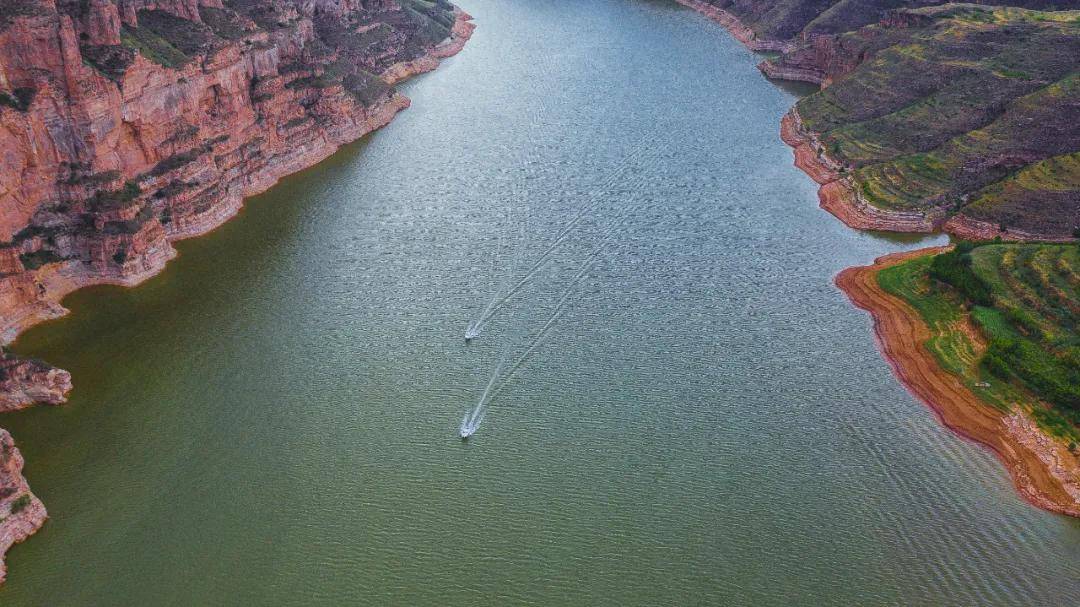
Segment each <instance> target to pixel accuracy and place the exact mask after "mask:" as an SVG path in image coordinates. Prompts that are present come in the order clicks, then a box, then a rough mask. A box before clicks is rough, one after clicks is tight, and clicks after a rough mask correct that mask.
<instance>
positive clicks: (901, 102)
mask: <svg viewBox="0 0 1080 607" xmlns="http://www.w3.org/2000/svg"><path fill="white" fill-rule="evenodd" d="M912 14H914V15H917V16H919V17H920V18H921V20H920V21H919V22H918V23H919V24H918V25H915V26H905V27H891V26H888V25H871V26H867V27H866V28H863V29H861V30H858V31H856V32H852V33H849V34H844V35H842V36H840V37H839V38H838V39H837V40H836V42H835V44H836V45H837V46H838V47H843V48H844V49H845V51H844V52H848V53H856V54H857V53H863V54H865V55H867V58H866V59H865V60H864V61H862V62H861V64H859V65H858V67H856V68H855V69H853V70H852V71H850V73H846V74H841V75H839V76H838V77H837V78H836V80H835V81H834V82H832V84H831V85H829V86H828V87H827V88H825V89H824V90H822V91H821V92H820V93H817V94H815V95H812V96H810V97H808V98H806V99H804V100H803V101H801V102H800V103H799V104H798V111H799V115H800V116H801V118H802V120H803V124H804V126H805V127H806V128H807V129H809V130H810V131H812V132H815V133H817V134H819V136H820V139H821V141H822V143H823V144H824V145H825V146H826V147H827V149H828V150H829V154H830V156H831V157H832V158H833V159H834V160H836V161H838V162H840V163H841V164H843V165H845V166H847V167H849V168H850V169H851V175H852V178H853V180H854V183H855V184H856V185H857V188H858V191H859V193H860V194H861V195H862V198H863V199H864V201H865V202H867V203H869V204H871V205H874V206H876V207H880V208H882V209H886V210H893V211H911V210H915V211H928V212H929V211H934V210H940V211H943V212H944V213H946V214H954V213H958V214H960V215H962V216H964V217H967V218H970V219H974V220H977V221H980V222H983V223H984V224H990V225H993V226H998V228H999V231H1000V232H1008V231H1009V230H1013V229H1016V230H1021V231H1024V232H1032V233H1038V234H1058V235H1061V236H1062V237H1067V236H1068V235H1069V234H1070V233H1071V231H1072V228H1073V227H1074V226H1075V225H1076V224H1077V222H1078V221H1080V160H1078V152H1080V27H1077V25H1076V23H1075V19H1076V18H1077V17H1078V16H1080V13H1076V12H1036V11H1026V10H1019V9H1009V8H982V7H974V6H970V5H966V6H956V5H948V6H945V7H940V8H935V9H926V10H920V11H917V12H913V13H912Z"/></svg>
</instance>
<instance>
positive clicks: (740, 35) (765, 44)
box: [676, 0, 795, 52]
mask: <svg viewBox="0 0 1080 607" xmlns="http://www.w3.org/2000/svg"><path fill="white" fill-rule="evenodd" d="M676 1H677V2H678V3H679V4H682V5H683V6H685V7H687V8H692V9H694V10H696V11H698V12H699V13H701V14H703V15H705V16H706V17H708V18H709V19H712V20H713V21H715V22H717V23H719V24H720V25H722V26H724V27H725V28H726V29H727V30H728V31H729V32H731V35H732V36H734V37H735V38H736V39H737V40H738V41H739V42H742V43H743V44H744V45H746V47H747V48H749V49H750V50H753V51H780V52H783V51H787V50H790V49H792V48H794V46H795V43H794V42H793V41H791V40H780V39H777V38H770V37H767V36H760V35H758V33H757V32H755V31H754V30H753V29H752V28H750V27H748V26H747V25H746V24H744V23H743V22H742V21H741V20H740V19H739V17H737V16H736V15H735V14H734V13H732V12H730V11H728V10H725V9H724V8H723V6H722V5H723V3H720V2H709V1H707V0H676Z"/></svg>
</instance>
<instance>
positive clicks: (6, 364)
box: [0, 357, 71, 413]
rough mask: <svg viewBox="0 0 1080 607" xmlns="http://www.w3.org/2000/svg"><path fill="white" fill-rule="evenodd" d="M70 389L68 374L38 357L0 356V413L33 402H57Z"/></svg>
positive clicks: (65, 395)
mask: <svg viewBox="0 0 1080 607" xmlns="http://www.w3.org/2000/svg"><path fill="white" fill-rule="evenodd" d="M70 390H71V374H70V373H68V372H67V371H64V370H63V369H57V368H55V367H51V366H49V365H48V364H46V363H44V362H41V361H38V360H26V359H19V358H14V357H10V358H5V359H3V360H0V413H2V412H5V411H14V410H16V409H22V408H24V407H28V406H30V405H32V404H34V403H48V404H50V405H58V404H60V403H62V402H64V401H65V400H66V399H67V393H68V392H69V391H70Z"/></svg>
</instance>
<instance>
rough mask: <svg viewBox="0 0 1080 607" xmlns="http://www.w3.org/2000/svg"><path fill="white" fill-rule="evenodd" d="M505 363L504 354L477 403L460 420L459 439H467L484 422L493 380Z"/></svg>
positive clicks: (493, 383) (493, 385) (497, 376)
mask: <svg viewBox="0 0 1080 607" xmlns="http://www.w3.org/2000/svg"><path fill="white" fill-rule="evenodd" d="M505 363H506V356H505V354H504V355H503V358H502V360H500V361H499V364H498V365H496V366H495V370H494V371H493V372H492V374H491V378H490V379H488V383H487V386H486V387H485V388H484V393H483V394H482V395H480V400H479V402H477V403H476V406H475V407H474V408H473V410H472V412H470V413H466V414H465V418H464V419H462V420H461V430H460V433H461V438H469V437H470V436H472V435H473V434H475V433H476V431H477V430H479V429H480V424H482V423H483V422H484V417H485V416H486V415H487V401H488V399H489V398H490V397H491V396H492V392H491V390H492V388H494V387H495V380H497V379H498V378H499V375H500V373H501V372H502V368H503V365H504V364H505Z"/></svg>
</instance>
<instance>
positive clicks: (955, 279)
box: [878, 244, 1080, 441]
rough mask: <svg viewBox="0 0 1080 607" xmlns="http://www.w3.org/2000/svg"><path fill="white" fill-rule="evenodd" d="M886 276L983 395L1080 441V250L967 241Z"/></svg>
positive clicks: (932, 346)
mask: <svg viewBox="0 0 1080 607" xmlns="http://www.w3.org/2000/svg"><path fill="white" fill-rule="evenodd" d="M878 282H879V284H880V285H881V286H882V288H883V289H885V290H886V291H887V292H889V293H892V294H893V295H896V296H898V297H900V298H902V299H904V300H905V301H907V302H908V303H909V304H911V305H912V307H914V308H915V309H916V310H917V311H918V312H919V314H920V315H922V317H923V319H924V320H925V321H926V322H927V324H928V325H929V326H930V328H931V331H932V333H933V337H932V338H931V339H930V341H929V342H928V343H927V347H928V348H929V350H930V351H931V352H932V353H933V354H934V356H935V357H937V359H938V361H939V362H940V363H941V364H942V366H943V367H944V368H945V369H947V370H949V371H950V372H952V373H955V374H956V375H958V376H959V377H961V378H962V379H963V381H964V382H965V383H966V384H967V385H968V387H969V388H971V389H972V390H973V391H975V392H976V393H977V394H978V395H979V396H980V397H982V398H984V399H985V400H986V401H987V402H989V403H991V404H993V405H995V406H997V407H999V408H1002V409H1009V408H1011V407H1014V406H1022V407H1025V408H1027V409H1029V410H1030V411H1031V412H1032V414H1033V415H1034V417H1035V418H1036V420H1037V421H1038V422H1039V424H1040V425H1042V426H1043V427H1044V428H1046V429H1047V430H1049V431H1050V432H1051V433H1053V434H1055V435H1058V436H1062V437H1065V438H1067V439H1069V440H1073V441H1080V331H1078V330H1077V329H1078V324H1080V249H1078V248H1077V247H1076V246H1074V245H1012V244H992V245H985V246H979V247H974V248H972V247H971V246H970V245H961V246H958V247H957V249H956V250H954V251H952V252H949V253H942V254H939V255H936V256H926V257H919V258H915V259H913V260H911V261H908V262H906V263H903V264H900V265H897V266H893V267H891V268H887V269H885V270H882V271H881V272H880V273H879V274H878Z"/></svg>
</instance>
